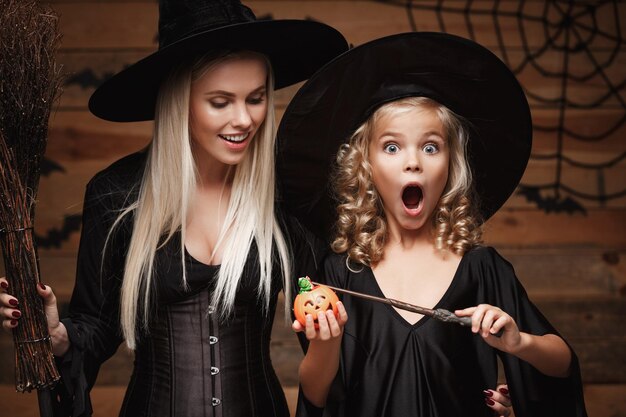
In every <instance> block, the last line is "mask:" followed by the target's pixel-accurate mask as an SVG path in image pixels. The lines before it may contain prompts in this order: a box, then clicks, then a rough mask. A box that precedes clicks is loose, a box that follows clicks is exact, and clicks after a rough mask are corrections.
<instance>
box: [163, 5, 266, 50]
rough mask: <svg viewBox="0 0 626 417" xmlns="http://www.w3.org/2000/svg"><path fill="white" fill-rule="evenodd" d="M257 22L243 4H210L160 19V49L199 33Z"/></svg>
mask: <svg viewBox="0 0 626 417" xmlns="http://www.w3.org/2000/svg"><path fill="white" fill-rule="evenodd" d="M254 21H256V16H255V15H254V13H253V12H252V10H250V8H248V7H246V6H244V5H243V4H241V3H238V4H231V3H222V2H220V3H219V4H215V3H209V4H207V5H206V6H205V7H203V8H201V9H198V10H195V11H194V13H186V14H182V15H180V16H177V17H175V18H173V19H169V18H168V17H163V16H162V17H161V19H159V49H161V48H164V47H166V46H169V45H171V44H173V43H176V42H178V41H180V40H182V39H185V38H188V37H190V36H193V35H195V34H197V33H202V32H207V31H210V30H214V29H219V28H221V27H224V26H230V25H234V24H237V23H247V22H254Z"/></svg>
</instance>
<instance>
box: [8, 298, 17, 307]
mask: <svg viewBox="0 0 626 417" xmlns="http://www.w3.org/2000/svg"><path fill="white" fill-rule="evenodd" d="M9 304H11V305H12V306H16V305H17V300H16V299H15V298H11V299H10V300H9Z"/></svg>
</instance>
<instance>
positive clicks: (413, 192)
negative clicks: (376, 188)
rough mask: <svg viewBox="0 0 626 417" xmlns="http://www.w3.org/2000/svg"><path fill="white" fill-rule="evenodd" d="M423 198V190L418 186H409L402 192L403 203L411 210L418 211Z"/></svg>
mask: <svg viewBox="0 0 626 417" xmlns="http://www.w3.org/2000/svg"><path fill="white" fill-rule="evenodd" d="M422 198H423V193H422V189H421V188H420V187H419V186H418V185H409V186H407V187H405V188H404V190H403V191H402V203H404V206H405V207H406V208H408V209H409V210H415V209H417V208H418V207H419V205H420V202H421V201H422Z"/></svg>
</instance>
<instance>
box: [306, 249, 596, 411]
mask: <svg viewBox="0 0 626 417" xmlns="http://www.w3.org/2000/svg"><path fill="white" fill-rule="evenodd" d="M417 267H418V266H416V268H417ZM420 267H421V266H420ZM324 270H325V271H324V275H323V276H320V277H318V279H319V280H321V281H322V282H326V283H328V284H329V285H333V286H337V287H342V288H347V289H350V290H353V291H358V292H361V293H366V294H371V295H375V296H379V297H384V294H383V293H382V291H381V289H380V287H379V286H378V284H377V282H376V278H375V277H374V274H373V273H372V270H371V269H370V268H367V267H364V268H363V269H362V271H361V272H359V273H354V272H351V271H350V270H349V269H348V268H347V267H346V256H345V255H344V256H342V255H336V254H333V255H332V256H330V257H328V258H327V260H326V262H325V266H324ZM415 290H416V291H419V288H415ZM342 301H343V303H344V304H345V307H346V310H347V312H348V322H347V323H346V327H345V328H344V335H343V340H342V347H341V362H340V368H339V372H338V375H337V377H336V379H335V381H334V382H333V385H332V387H331V391H330V393H329V399H328V403H327V405H326V408H325V409H324V410H322V409H318V408H315V407H313V406H312V405H311V404H310V403H308V401H306V399H305V398H304V396H303V395H302V393H300V399H299V405H298V413H297V415H298V416H300V417H304V416H316V415H317V416H322V415H323V416H332V417H340V416H341V417H345V416H359V417H409V416H411V417H459V416H472V417H473V416H484V417H493V411H492V410H491V409H489V408H488V407H487V406H486V405H485V400H484V398H485V397H484V394H483V392H482V391H483V390H485V389H488V388H491V389H495V388H496V385H497V381H498V364H497V357H498V356H499V357H500V358H501V359H502V362H503V364H504V370H505V373H506V380H507V383H508V386H509V391H510V393H511V397H512V401H513V409H514V411H515V415H516V416H517V417H542V416H546V417H547V416H551V417H554V416H560V417H561V416H562V417H574V416H576V417H583V416H586V411H585V405H584V400H583V393H582V384H581V378H580V369H579V366H578V360H577V358H576V356H575V355H574V353H573V351H572V367H571V373H570V376H569V377H567V378H552V377H548V376H545V375H543V374H541V373H540V372H538V371H537V370H536V369H534V368H533V367H532V366H531V365H529V364H528V363H526V362H524V361H521V360H519V359H517V358H516V357H515V356H512V355H509V354H505V353H502V352H500V351H498V350H496V349H493V348H491V347H490V346H489V345H487V344H486V343H485V342H484V341H483V340H482V338H481V337H480V336H479V335H474V334H473V333H472V332H471V331H470V330H469V329H468V328H465V327H461V326H458V325H456V324H449V323H443V322H441V321H437V320H435V319H431V318H429V317H423V318H422V319H420V320H419V321H418V322H416V323H415V324H411V323H408V322H407V321H406V320H405V319H404V318H403V317H402V316H401V315H400V314H398V312H397V311H395V310H394V308H393V307H392V306H390V305H387V304H382V303H376V302H372V301H368V300H364V299H361V298H355V297H351V296H349V295H344V296H343V297H342ZM481 303H488V304H492V305H495V306H499V307H500V308H502V309H503V310H504V311H506V312H507V313H509V314H510V315H511V316H512V317H513V318H514V319H515V321H516V323H517V325H518V326H519V328H520V330H521V331H525V332H528V333H532V334H535V335H543V334H546V333H553V334H558V333H557V332H556V330H555V329H554V328H553V327H552V326H551V325H550V323H548V321H547V320H546V319H545V318H544V316H543V315H542V314H541V312H539V310H537V308H536V307H535V306H534V305H533V304H532V303H531V302H530V300H529V299H528V297H527V295H526V291H525V290H524V288H523V287H522V285H521V283H520V282H519V281H518V279H517V278H516V276H515V272H514V270H513V267H512V266H511V264H509V263H508V262H507V261H506V260H505V259H504V258H502V257H501V256H500V255H499V254H498V253H497V252H496V251H495V250H494V249H493V248H488V247H479V248H475V249H474V250H471V251H469V252H468V253H466V254H465V255H464V256H463V258H462V259H461V262H460V264H459V266H458V269H457V271H456V274H455V276H454V278H453V280H452V282H451V284H450V287H449V288H448V289H447V291H446V292H445V294H444V295H443V297H442V298H441V300H440V301H439V302H438V303H437V305H436V307H435V308H445V309H447V310H450V311H454V310H456V309H461V308H466V307H472V306H475V305H478V304H481Z"/></svg>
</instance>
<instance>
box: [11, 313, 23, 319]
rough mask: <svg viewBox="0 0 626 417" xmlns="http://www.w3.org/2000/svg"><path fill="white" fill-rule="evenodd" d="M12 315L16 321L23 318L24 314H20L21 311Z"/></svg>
mask: <svg viewBox="0 0 626 417" xmlns="http://www.w3.org/2000/svg"><path fill="white" fill-rule="evenodd" d="M11 315H12V316H13V317H15V318H16V319H19V318H20V317H21V316H22V313H20V312H19V311H14V312H13V313H11Z"/></svg>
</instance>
